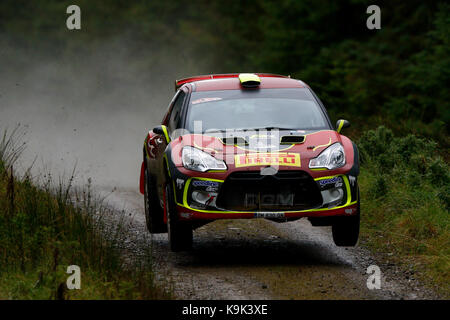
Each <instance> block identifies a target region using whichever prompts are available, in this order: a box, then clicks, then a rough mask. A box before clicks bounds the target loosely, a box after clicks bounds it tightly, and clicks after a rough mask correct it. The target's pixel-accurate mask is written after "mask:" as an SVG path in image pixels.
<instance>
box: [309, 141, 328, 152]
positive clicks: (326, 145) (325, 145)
mask: <svg viewBox="0 0 450 320" xmlns="http://www.w3.org/2000/svg"><path fill="white" fill-rule="evenodd" d="M330 144H331V138H330V141H328V143H327V144H321V145H318V146H316V147H314V149H313V151H316V149H317V148H321V147H328V146H329V145H330Z"/></svg>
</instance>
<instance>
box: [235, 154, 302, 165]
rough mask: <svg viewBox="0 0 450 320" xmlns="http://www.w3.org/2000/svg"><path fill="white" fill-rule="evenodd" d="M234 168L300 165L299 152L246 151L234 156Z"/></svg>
mask: <svg viewBox="0 0 450 320" xmlns="http://www.w3.org/2000/svg"><path fill="white" fill-rule="evenodd" d="M234 163H235V166H236V168H239V167H252V166H272V165H274V166H291V167H301V162H300V154H298V153H286V152H278V153H277V152H271V153H248V154H238V155H236V156H234Z"/></svg>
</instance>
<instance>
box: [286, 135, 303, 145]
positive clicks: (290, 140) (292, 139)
mask: <svg viewBox="0 0 450 320" xmlns="http://www.w3.org/2000/svg"><path fill="white" fill-rule="evenodd" d="M303 142H305V136H283V137H281V142H280V144H300V143H303Z"/></svg>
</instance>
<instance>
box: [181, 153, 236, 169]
mask: <svg viewBox="0 0 450 320" xmlns="http://www.w3.org/2000/svg"><path fill="white" fill-rule="evenodd" d="M181 159H182V161H183V166H184V167H185V168H186V169H189V170H194V171H200V172H205V171H208V170H226V169H227V166H226V164H225V162H223V161H222V160H218V159H216V158H214V157H213V156H212V155H210V154H209V153H206V152H203V151H201V150H199V149H197V148H194V147H184V148H183V151H182V153H181Z"/></svg>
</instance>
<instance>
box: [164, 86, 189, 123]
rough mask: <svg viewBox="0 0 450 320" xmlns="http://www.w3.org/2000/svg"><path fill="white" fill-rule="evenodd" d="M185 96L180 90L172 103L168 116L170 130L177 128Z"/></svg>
mask: <svg viewBox="0 0 450 320" xmlns="http://www.w3.org/2000/svg"><path fill="white" fill-rule="evenodd" d="M185 96H186V93H185V92H184V91H181V92H180V94H179V95H178V97H177V99H176V100H175V102H174V103H173V107H172V111H171V113H170V116H169V123H168V127H169V130H170V131H173V130H175V129H176V128H177V125H178V122H179V120H180V115H181V107H182V105H183V101H184V98H185Z"/></svg>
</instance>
